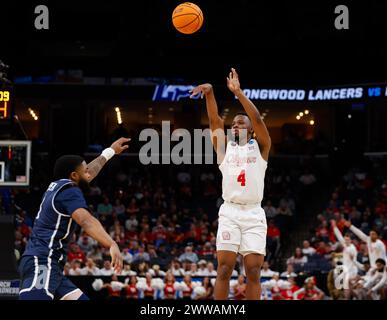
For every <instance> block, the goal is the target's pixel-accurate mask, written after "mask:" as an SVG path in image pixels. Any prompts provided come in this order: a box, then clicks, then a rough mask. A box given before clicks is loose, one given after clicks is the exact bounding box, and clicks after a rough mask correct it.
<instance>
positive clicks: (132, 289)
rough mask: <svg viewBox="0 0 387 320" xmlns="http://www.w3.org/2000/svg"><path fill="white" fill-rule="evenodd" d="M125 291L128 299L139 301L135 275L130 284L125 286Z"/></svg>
mask: <svg viewBox="0 0 387 320" xmlns="http://www.w3.org/2000/svg"><path fill="white" fill-rule="evenodd" d="M124 289H125V298H126V299H138V289H137V277H136V276H135V275H132V276H131V277H130V279H129V283H128V284H126V285H125V287H124Z"/></svg>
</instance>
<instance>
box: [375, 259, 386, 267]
mask: <svg viewBox="0 0 387 320" xmlns="http://www.w3.org/2000/svg"><path fill="white" fill-rule="evenodd" d="M375 263H381V264H382V265H384V266H385V265H386V261H384V259H381V258H379V259H376V261H375Z"/></svg>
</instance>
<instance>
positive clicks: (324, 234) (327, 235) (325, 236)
mask: <svg viewBox="0 0 387 320" xmlns="http://www.w3.org/2000/svg"><path fill="white" fill-rule="evenodd" d="M316 237H317V238H318V239H320V240H322V241H325V242H328V241H329V240H330V239H332V237H331V232H330V228H329V225H328V221H326V220H324V221H323V222H322V223H321V225H320V226H319V227H318V228H317V230H316ZM312 249H313V248H312ZM311 254H313V253H311ZM309 255H310V254H309Z"/></svg>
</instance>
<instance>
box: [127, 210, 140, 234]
mask: <svg viewBox="0 0 387 320" xmlns="http://www.w3.org/2000/svg"><path fill="white" fill-rule="evenodd" d="M137 226H138V220H137V218H136V215H134V214H132V215H131V216H130V218H129V219H127V220H126V221H125V228H126V230H128V231H136V229H137Z"/></svg>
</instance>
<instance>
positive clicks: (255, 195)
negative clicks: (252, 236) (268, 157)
mask: <svg viewBox="0 0 387 320" xmlns="http://www.w3.org/2000/svg"><path fill="white" fill-rule="evenodd" d="M266 168H267V162H266V161H265V160H264V159H263V158H262V155H261V151H260V150H259V146H258V143H257V141H256V140H255V139H251V140H250V141H249V142H248V143H246V144H245V145H243V146H240V145H238V144H237V143H235V142H233V141H229V142H228V144H227V149H226V154H225V157H224V159H223V162H222V163H221V164H220V166H219V169H220V171H221V172H222V176H223V182H222V188H223V195H222V197H223V199H224V200H225V201H226V202H232V203H236V204H242V205H246V204H247V205H250V204H260V203H261V201H262V199H263V189H264V180H265V172H266Z"/></svg>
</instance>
